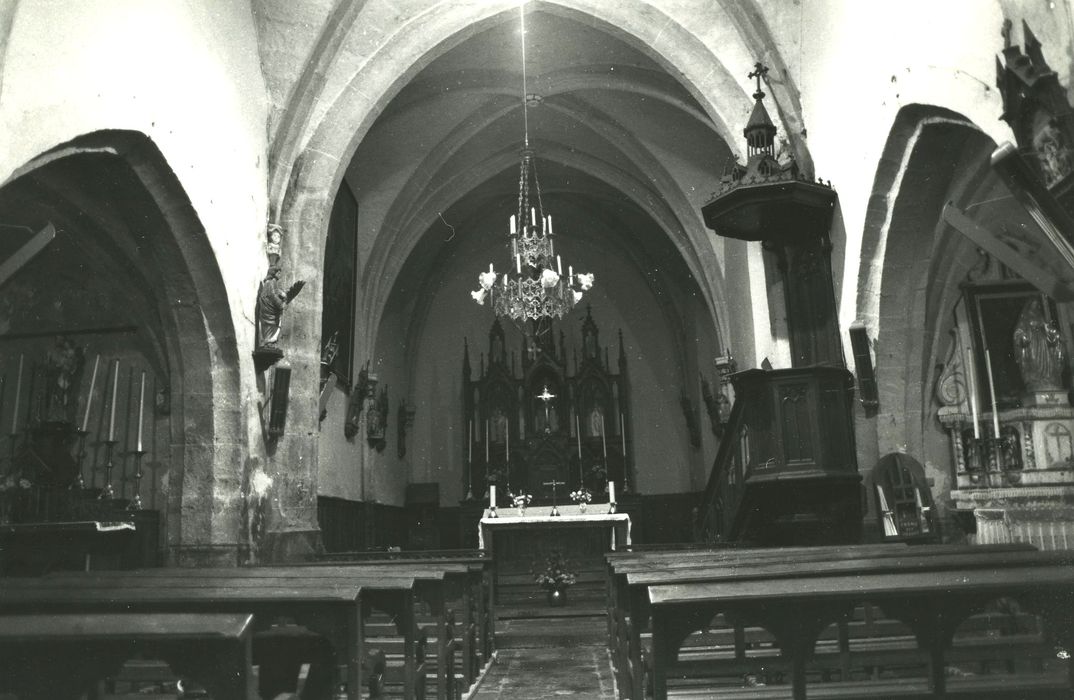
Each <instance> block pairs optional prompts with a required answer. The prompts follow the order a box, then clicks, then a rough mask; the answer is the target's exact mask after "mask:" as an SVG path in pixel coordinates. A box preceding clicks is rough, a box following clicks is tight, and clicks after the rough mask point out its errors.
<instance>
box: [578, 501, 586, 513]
mask: <svg viewBox="0 0 1074 700" xmlns="http://www.w3.org/2000/svg"><path fill="white" fill-rule="evenodd" d="M585 507H586V502H585V501H581V502H580V503H579V504H578V512H580V513H584V512H585Z"/></svg>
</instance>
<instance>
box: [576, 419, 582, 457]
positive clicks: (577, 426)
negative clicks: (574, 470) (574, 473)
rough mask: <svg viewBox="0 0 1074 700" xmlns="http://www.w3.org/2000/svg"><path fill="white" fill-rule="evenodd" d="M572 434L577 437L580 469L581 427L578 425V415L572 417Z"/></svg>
mask: <svg viewBox="0 0 1074 700" xmlns="http://www.w3.org/2000/svg"><path fill="white" fill-rule="evenodd" d="M574 433H575V435H577V436H578V465H579V466H578V468H579V469H581V468H582V467H581V463H582V427H581V425H579V423H578V415H577V414H575V416H574Z"/></svg>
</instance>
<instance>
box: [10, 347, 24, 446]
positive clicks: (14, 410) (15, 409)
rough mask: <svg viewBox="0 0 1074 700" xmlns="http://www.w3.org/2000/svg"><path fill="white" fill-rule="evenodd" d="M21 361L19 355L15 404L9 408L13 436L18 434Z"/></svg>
mask: <svg viewBox="0 0 1074 700" xmlns="http://www.w3.org/2000/svg"><path fill="white" fill-rule="evenodd" d="M22 361H23V356H22V355H19V374H18V376H17V377H16V378H15V403H14V404H12V406H11V434H12V435H15V434H16V433H18V432H19V394H21V393H22Z"/></svg>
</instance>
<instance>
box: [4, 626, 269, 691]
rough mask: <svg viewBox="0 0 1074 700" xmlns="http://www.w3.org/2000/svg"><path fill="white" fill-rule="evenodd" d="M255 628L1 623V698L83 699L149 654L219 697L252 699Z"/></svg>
mask: <svg viewBox="0 0 1074 700" xmlns="http://www.w3.org/2000/svg"><path fill="white" fill-rule="evenodd" d="M252 620H253V616H252V615H250V614H246V613H164V614H155V615H140V614H135V613H128V612H110V613H63V614H14V615H3V616H2V617H0V691H10V692H14V693H15V694H16V695H17V696H18V697H19V698H20V699H23V700H34V699H37V698H41V699H42V700H44V699H46V698H47V699H49V700H67V699H68V698H71V699H74V698H80V697H82V696H83V695H84V694H85V693H86V692H87V691H90V690H91V689H92V688H93V687H94V686H95V685H96V684H97V683H98V682H100V681H101V680H103V678H104V677H106V676H109V675H113V674H114V673H115V672H116V671H117V670H118V669H119V667H120V666H122V664H123V662H124V661H125V660H127V659H128V658H129V657H130V656H131V655H132V654H133V653H135V652H144V653H146V654H148V655H151V656H152V657H153V658H160V659H163V660H164V661H166V662H167V663H168V665H169V666H170V667H171V669H172V670H173V671H174V672H176V673H177V674H182V675H184V676H186V677H190V678H193V679H194V680H196V681H197V682H198V683H199V684H201V685H203V686H204V687H205V688H206V689H208V690H209V691H210V692H211V693H212V694H213V697H218V698H236V699H238V700H245V699H246V698H253V697H254V695H253V692H254V688H253V674H252V670H251V664H252V661H251V643H250V640H251V629H252Z"/></svg>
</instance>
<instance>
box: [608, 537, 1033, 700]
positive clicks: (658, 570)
mask: <svg viewBox="0 0 1074 700" xmlns="http://www.w3.org/2000/svg"><path fill="white" fill-rule="evenodd" d="M1005 553H1010V554H1011V555H1016V554H1017V553H1022V554H1021V556H1029V557H1035V556H1036V554H1035V550H1034V549H1033V548H1032V547H1030V546H1028V545H995V546H989V547H976V548H967V547H963V546H957V545H932V546H928V547H913V548H909V547H906V546H904V545H873V546H869V545H865V546H858V545H855V546H843V547H806V548H778V549H757V550H747V549H742V550H726V551H723V552H715V551H710V552H708V553H695V552H690V553H689V554H690V555H691V556H688V557H682V556H678V554H681V553H645V554H634V555H630V554H614V555H608V568H609V577H610V584H609V586H610V588H611V590H612V595H611V598H612V599H613V601H612V604H613V606H614V607H611V608H610V609H609V628H610V639H609V644H610V645H611V650H612V653H613V659H614V661H615V666H616V673H617V676H618V679H619V684H620V687H621V688H622V689H623V691H624V692H623V695H624V697H627V696H630V697H641V693H642V691H643V689H644V685H643V680H644V664H643V663H642V654H643V649H642V646H643V645H642V634H643V631H644V629H645V626H646V624H647V621H648V609H647V608H648V595H647V588H648V586H649V585H651V584H660V583H668V582H673V581H682V582H688V581H694V580H700V581H705V580H711V581H717V580H736V579H750V578H752V579H763V580H767V579H769V578H779V577H797V576H823V575H828V574H831V573H838V572H840V571H842V572H852V571H862V570H866V571H868V570H872V571H874V572H882V571H885V570H900V569H902V568H904V567H906V566H918V567H921V566H925V567H928V566H937V565H941V566H942V562H943V561H944V558H945V557H959V558H960V559H959V561H960V562H961V564H962V565H964V566H989V565H991V563H992V562H993V561H994V559H993V557H995V556H999V555H1004V554H1005ZM866 557H867V558H866ZM911 559H916V560H922V561H919V562H918V563H917V564H910V563H908V562H909V561H910V560H911ZM929 561H931V562H932V563H931V564H929V563H928V562H929ZM735 634H736V635H737V637H738V638H737V639H736V640H735V644H736V650H737V651H736V655H737V657H738V658H739V659H743V658H744V657H745V654H744V653H743V648H744V645H745V644H746V642H747V640H746V638H745V637H744V636H742V635H744V634H745V630H743V629H738V630H735Z"/></svg>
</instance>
